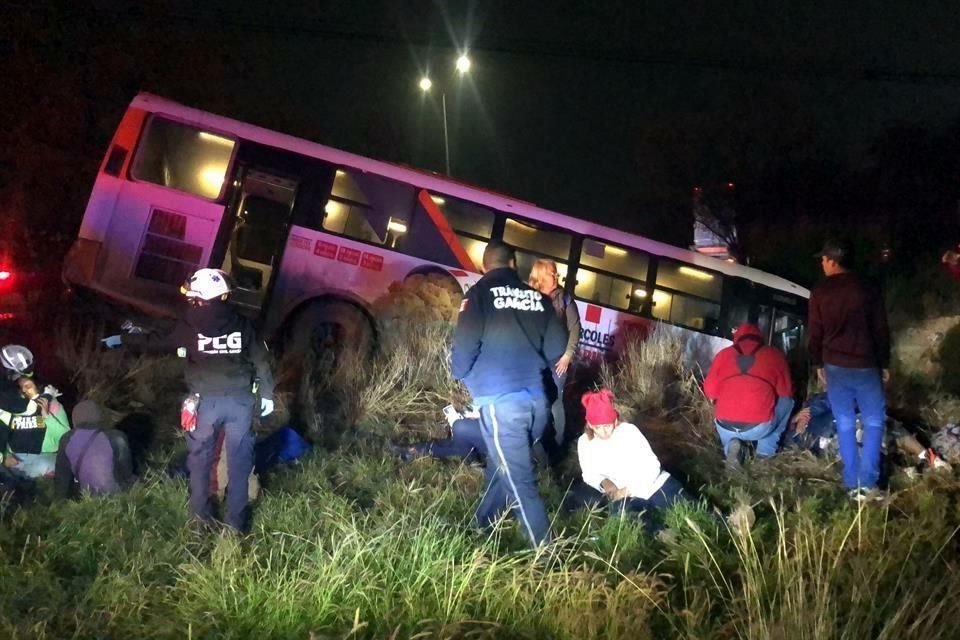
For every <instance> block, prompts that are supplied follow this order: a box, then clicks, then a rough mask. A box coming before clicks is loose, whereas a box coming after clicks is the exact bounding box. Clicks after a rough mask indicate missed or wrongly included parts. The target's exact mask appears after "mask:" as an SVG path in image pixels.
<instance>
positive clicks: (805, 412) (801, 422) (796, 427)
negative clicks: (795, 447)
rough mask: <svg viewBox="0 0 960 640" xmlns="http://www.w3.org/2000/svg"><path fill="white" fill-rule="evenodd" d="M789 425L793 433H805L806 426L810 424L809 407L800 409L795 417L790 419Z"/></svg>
mask: <svg viewBox="0 0 960 640" xmlns="http://www.w3.org/2000/svg"><path fill="white" fill-rule="evenodd" d="M790 424H792V425H793V432H794V433H803V432H804V431H806V430H807V425H809V424H810V407H804V408H803V409H800V411H799V412H797V415H795V416H793V418H791V419H790Z"/></svg>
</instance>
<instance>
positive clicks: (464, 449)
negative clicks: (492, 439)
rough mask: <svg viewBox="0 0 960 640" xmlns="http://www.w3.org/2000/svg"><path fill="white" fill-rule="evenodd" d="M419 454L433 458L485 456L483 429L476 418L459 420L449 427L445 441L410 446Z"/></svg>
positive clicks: (485, 446)
mask: <svg viewBox="0 0 960 640" xmlns="http://www.w3.org/2000/svg"><path fill="white" fill-rule="evenodd" d="M411 446H412V447H413V448H414V449H416V450H417V451H419V452H420V453H424V454H427V455H430V456H433V457H435V458H466V457H467V456H469V455H470V454H471V453H476V454H477V455H480V456H485V455H487V445H486V443H485V442H484V441H483V429H482V428H481V427H480V420H479V419H477V418H460V419H459V420H457V421H455V422H454V423H453V425H452V426H451V427H450V437H449V438H447V439H446V440H431V441H430V442H418V443H416V444H414V445H411Z"/></svg>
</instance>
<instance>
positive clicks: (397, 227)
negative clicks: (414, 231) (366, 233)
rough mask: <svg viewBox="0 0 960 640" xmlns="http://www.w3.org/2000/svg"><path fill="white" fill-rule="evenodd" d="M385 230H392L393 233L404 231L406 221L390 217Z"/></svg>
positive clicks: (405, 230) (405, 229)
mask: <svg viewBox="0 0 960 640" xmlns="http://www.w3.org/2000/svg"><path fill="white" fill-rule="evenodd" d="M387 231H393V232H394V233H406V232H407V223H406V222H404V221H403V220H397V219H396V218H393V217H391V218H390V221H389V222H387Z"/></svg>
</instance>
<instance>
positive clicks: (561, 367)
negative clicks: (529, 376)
mask: <svg viewBox="0 0 960 640" xmlns="http://www.w3.org/2000/svg"><path fill="white" fill-rule="evenodd" d="M569 367H570V356H568V355H567V354H563V356H562V357H561V358H560V359H559V360H557V364H556V366H555V367H554V368H553V370H554V371H556V372H557V375H558V376H562V375H563V374H565V373H566V372H567V369H568V368H569Z"/></svg>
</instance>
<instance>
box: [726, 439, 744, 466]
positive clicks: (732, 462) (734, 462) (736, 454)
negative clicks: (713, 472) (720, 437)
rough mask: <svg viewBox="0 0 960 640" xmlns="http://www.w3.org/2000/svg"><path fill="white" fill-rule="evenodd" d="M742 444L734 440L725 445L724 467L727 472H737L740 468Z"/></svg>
mask: <svg viewBox="0 0 960 640" xmlns="http://www.w3.org/2000/svg"><path fill="white" fill-rule="evenodd" d="M742 445H743V443H742V442H740V441H739V440H737V439H736V438H734V439H733V440H731V441H730V443H729V444H728V445H727V456H726V467H727V471H739V470H740V468H741V466H740V450H741V449H742V448H743V446H742Z"/></svg>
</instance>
